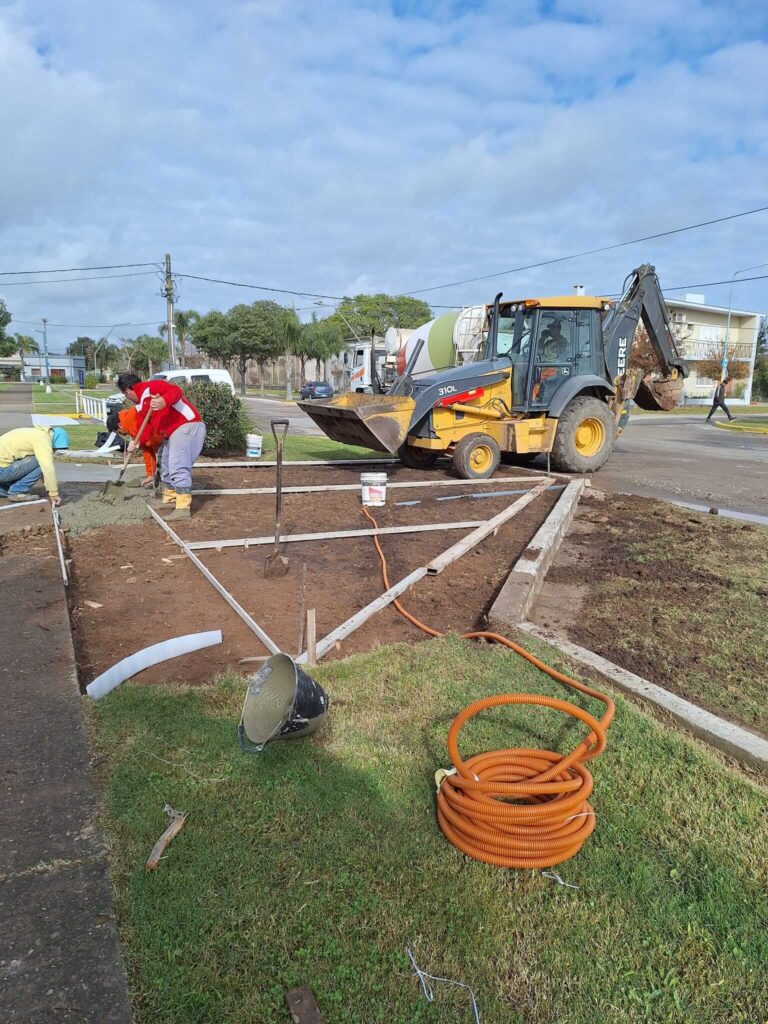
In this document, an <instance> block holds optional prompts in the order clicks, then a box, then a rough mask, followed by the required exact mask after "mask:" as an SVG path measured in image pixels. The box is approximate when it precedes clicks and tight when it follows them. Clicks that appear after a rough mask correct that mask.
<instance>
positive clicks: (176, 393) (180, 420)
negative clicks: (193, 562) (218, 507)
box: [117, 373, 205, 522]
mask: <svg viewBox="0 0 768 1024" xmlns="http://www.w3.org/2000/svg"><path fill="white" fill-rule="evenodd" d="M117 386H118V388H119V389H120V390H121V391H122V393H123V394H124V395H125V397H126V398H127V399H128V401H130V402H133V403H134V404H135V406H136V414H137V416H138V417H139V421H140V422H143V420H144V416H145V414H146V412H147V409H148V408H149V409H150V410H151V416H150V417H149V423H148V424H147V426H146V427H145V429H144V431H139V436H137V437H134V438H133V440H132V441H131V443H130V444H129V445H128V450H129V451H132V452H133V451H136V449H137V448H140V447H141V445H142V444H143V443H144V441H145V438H144V437H143V436H141V435H142V434H143V433H145V432H147V433H148V432H149V430H150V429H151V430H154V431H155V432H156V433H157V434H159V435H160V437H162V438H163V446H162V448H161V449H160V457H159V462H160V476H161V479H162V481H163V493H162V497H161V498H160V500H159V502H158V506H159V507H164V508H165V509H166V510H167V511H169V512H170V514H169V515H165V516H164V517H163V518H164V519H166V520H167V521H168V522H174V521H175V520H177V519H189V518H190V516H191V514H192V511H191V506H192V466H193V465H194V462H195V459H196V458H197V457H198V455H199V454H200V452H201V451H202V450H203V444H204V443H205V424H204V423H203V420H202V417H201V416H200V413H199V412H198V411H197V409H196V408H195V407H194V405H192V403H191V402H188V401H187V399H186V398H185V397H184V392H183V391H182V390H181V388H180V387H178V386H177V385H176V384H169V383H168V381H165V380H162V379H158V380H155V379H153V380H148V381H142V380H140V379H139V378H138V377H137V376H136V374H135V373H121V374H120V376H119V377H118V378H117ZM152 504H154V502H152Z"/></svg>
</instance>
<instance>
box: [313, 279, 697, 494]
mask: <svg viewBox="0 0 768 1024" xmlns="http://www.w3.org/2000/svg"><path fill="white" fill-rule="evenodd" d="M501 298H502V296H501V294H499V295H497V296H496V299H495V301H494V303H493V305H492V306H490V307H489V313H488V325H487V326H488V330H487V339H486V342H485V348H484V351H483V358H482V359H480V360H477V361H475V362H470V363H465V364H464V365H463V366H455V367H451V368H448V369H445V370H438V371H431V372H429V373H428V374H426V375H412V374H411V373H410V370H411V369H412V368H413V366H414V365H415V362H416V359H417V358H418V348H417V349H416V350H414V352H413V353H412V355H411V358H410V359H409V363H408V366H407V367H406V370H405V373H404V374H402V376H400V377H399V378H398V379H397V381H396V382H395V384H394V385H393V386H392V387H391V388H390V389H389V391H388V392H387V394H385V395H381V394H348V395H342V396H340V397H338V398H334V399H330V400H327V401H325V400H320V401H306V402H299V406H300V408H302V409H303V410H304V411H305V412H306V413H307V414H308V415H309V416H310V417H311V418H312V419H313V420H314V421H315V423H316V424H317V425H318V426H319V427H320V428H321V429H322V430H323V431H324V433H326V434H327V435H328V437H331V438H333V439H334V440H336V441H342V442H344V443H346V444H357V445H363V446H364V447H368V448H372V449H374V450H375V451H382V452H393V453H394V452H397V453H398V454H399V456H400V459H401V461H402V462H403V463H404V464H405V465H406V466H411V467H414V468H422V467H427V466H430V465H432V464H433V463H434V462H435V461H436V460H437V458H438V456H440V455H449V456H450V457H451V458H452V459H453V465H454V468H455V470H456V473H457V474H458V475H459V476H460V477H462V478H464V479H483V478H484V477H488V476H490V475H491V474H492V473H493V472H494V471H495V470H496V468H497V467H498V465H499V461H500V459H502V458H503V459H504V461H506V462H517V463H525V462H527V461H530V460H532V459H534V458H535V457H536V456H537V455H538V454H540V453H541V452H545V453H551V462H552V466H553V468H554V469H556V470H560V471H564V472H575V473H590V472H593V471H595V470H597V469H599V468H600V467H601V466H602V465H603V463H604V462H605V460H606V459H607V458H608V456H609V455H610V453H611V451H612V450H613V445H614V442H615V440H616V437H617V436H618V434H620V433H621V431H622V430H623V429H624V426H625V425H626V422H627V420H628V417H629V408H630V404H631V401H632V400H634V401H635V402H636V403H637V405H639V406H640V407H641V408H643V409H671V408H673V407H674V406H675V405H677V404H678V402H679V400H680V394H681V391H682V384H683V379H684V378H685V377H686V376H687V375H688V369H687V364H686V362H685V360H684V359H682V358H681V356H680V354H679V352H678V349H677V345H676V343H675V339H674V336H673V334H672V331H671V329H670V318H669V312H668V310H667V307H666V303H665V302H664V297H663V295H662V293H661V289H660V287H659V282H658V279H657V277H656V272H655V270H654V268H653V267H651V266H649V265H647V264H645V265H643V266H641V267H638V268H637V270H635V271H633V272H632V274H630V275H629V277H628V278H627V281H626V282H625V287H624V292H623V294H622V296H621V298H620V299H619V300H618V301H617V302H612V301H610V300H608V299H604V298H599V297H592V296H586V295H567V296H556V297H551V298H540V299H522V300H519V301H515V302H502V301H501ZM640 320H642V322H643V324H644V325H645V328H646V330H647V332H648V336H649V338H650V340H651V344H652V346H653V349H654V352H655V354H656V358H657V359H658V362H659V370H660V372H659V373H658V374H651V375H645V376H644V375H643V374H642V373H641V372H640V371H639V370H636V369H630V365H629V361H630V360H629V357H630V352H631V350H632V345H633V341H634V336H635V328H636V327H637V324H638V321H640Z"/></svg>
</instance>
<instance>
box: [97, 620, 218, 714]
mask: <svg viewBox="0 0 768 1024" xmlns="http://www.w3.org/2000/svg"><path fill="white" fill-rule="evenodd" d="M220 643H221V630H220V629H212V630H209V631H208V632H207V633H188V634H187V635H186V636H177V637H174V638H173V639H172V640H163V641H162V643H159V644H153V645H152V646H151V647H145V648H144V650H142V651H136V653H135V654H129V655H128V657H127V658H123V660H122V661H118V663H117V664H116V665H113V666H112V667H111V668H108V669H107V671H106V672H102V673H101V675H100V676H97V677H96V678H95V679H94V680H93V682H92V683H89V684H88V685H87V686H86V688H85V692H86V693H87V694H88V696H89V697H93V699H94V700H98V699H99V698H100V697H104V696H106V694H108V693H110V692H111V691H112V690H114V689H115V688H116V687H118V686H119V685H120V684H121V683H124V682H125V681H126V679H130V678H131V676H135V675H137V674H138V673H139V672H143V671H144V669H145V668H150V667H151V666H152V665H158V664H159V663H160V662H161V661H168V660H169V659H170V658H178V657H179V656H180V655H182V654H191V653H192V652H193V651H200V650H202V649H203V647H214V646H215V645H216V644H220Z"/></svg>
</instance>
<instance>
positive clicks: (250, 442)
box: [245, 434, 264, 459]
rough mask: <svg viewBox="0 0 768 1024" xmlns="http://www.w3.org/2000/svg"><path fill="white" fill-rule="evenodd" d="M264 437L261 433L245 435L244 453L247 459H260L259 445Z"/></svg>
mask: <svg viewBox="0 0 768 1024" xmlns="http://www.w3.org/2000/svg"><path fill="white" fill-rule="evenodd" d="M263 441H264V438H263V437H262V436H261V434H246V435H245V454H246V457H247V458H249V459H260V458H261V446H262V443H263Z"/></svg>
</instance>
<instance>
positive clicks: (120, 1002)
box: [0, 510, 131, 1024]
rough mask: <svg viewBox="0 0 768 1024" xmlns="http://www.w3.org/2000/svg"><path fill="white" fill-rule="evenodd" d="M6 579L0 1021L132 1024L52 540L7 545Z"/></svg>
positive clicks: (2, 602)
mask: <svg viewBox="0 0 768 1024" xmlns="http://www.w3.org/2000/svg"><path fill="white" fill-rule="evenodd" d="M28 514H29V515H31V514H32V510H29V512H28ZM48 518H49V519H50V515H48ZM2 580H3V586H2V588H0V649H1V650H2V651H3V657H2V660H0V692H2V694H3V714H2V716H0V820H2V822H3V826H2V830H0V935H1V936H2V940H3V941H2V946H0V958H1V959H0V1021H2V1022H3V1024H6V1022H16V1021H19V1022H21V1021H23V1022H24V1024H38V1022H39V1024H43V1022H51V1021H55V1022H59V1021H61V1022H68V1021H73V1022H74V1021H77V1022H78V1024H82V1022H88V1024H90V1022H93V1024H97V1022H98V1024H105V1022H107V1024H112V1022H114V1024H128V1022H129V1021H130V1019H131V1013H130V1004H129V1000H128V994H127V985H126V978H125V969H124V966H123V962H122V957H121V955H120V949H119V941H118V937H117V931H116V929H115V926H114V921H113V917H112V893H111V887H110V884H109V879H108V877H107V860H106V851H105V848H104V843H103V841H102V838H101V834H100V830H99V827H98V821H97V814H98V800H97V796H96V792H95V788H94V786H93V784H92V779H91V777H90V771H89V765H88V758H89V755H88V748H87V744H86V737H85V730H84V724H83V718H82V711H81V706H80V702H81V700H82V698H81V697H80V694H79V689H78V685H77V675H76V668H75V658H74V650H73V647H72V636H71V632H70V626H69V616H68V611H67V606H66V600H65V596H64V588H63V586H62V582H61V576H60V571H59V562H58V557H57V555H56V549H55V543H54V539H53V533H52V530H47V531H40V529H39V528H38V532H37V533H35V534H33V535H31V536H30V535H25V536H22V537H13V536H7V544H6V545H5V546H4V547H3V550H2Z"/></svg>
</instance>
